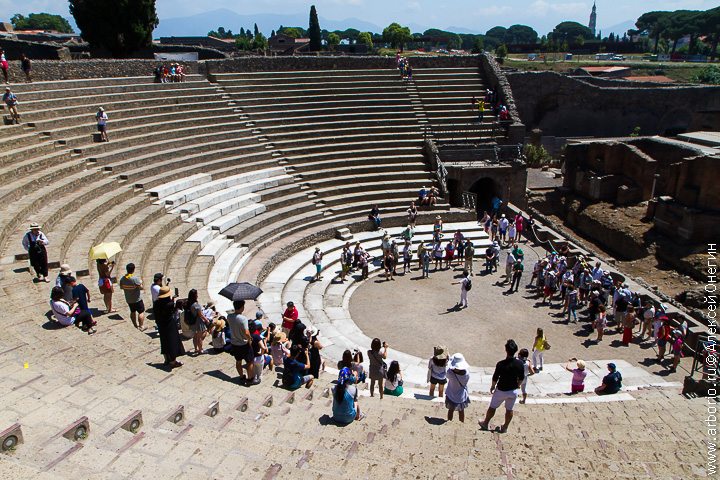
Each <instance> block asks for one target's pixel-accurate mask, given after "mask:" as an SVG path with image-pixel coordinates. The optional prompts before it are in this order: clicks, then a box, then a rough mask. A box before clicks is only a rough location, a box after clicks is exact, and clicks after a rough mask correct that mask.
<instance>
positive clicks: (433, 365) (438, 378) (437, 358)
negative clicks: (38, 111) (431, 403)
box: [427, 345, 448, 398]
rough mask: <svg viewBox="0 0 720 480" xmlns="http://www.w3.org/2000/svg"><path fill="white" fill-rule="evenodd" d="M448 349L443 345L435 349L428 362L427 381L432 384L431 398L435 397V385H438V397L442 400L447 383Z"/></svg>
mask: <svg viewBox="0 0 720 480" xmlns="http://www.w3.org/2000/svg"><path fill="white" fill-rule="evenodd" d="M447 360H448V354H447V348H446V347H445V346H443V345H439V346H437V347H435V352H434V355H433V356H432V358H430V361H429V362H428V374H427V381H428V382H430V396H431V397H434V396H435V385H438V397H440V398H442V396H443V393H444V391H445V384H446V383H447V370H446V365H447Z"/></svg>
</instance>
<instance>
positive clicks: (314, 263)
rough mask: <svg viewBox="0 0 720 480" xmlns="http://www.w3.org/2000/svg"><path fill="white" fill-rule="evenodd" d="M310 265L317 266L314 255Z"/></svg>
mask: <svg viewBox="0 0 720 480" xmlns="http://www.w3.org/2000/svg"><path fill="white" fill-rule="evenodd" d="M311 261H312V264H313V265H317V260H316V259H315V255H313V256H312V260H311Z"/></svg>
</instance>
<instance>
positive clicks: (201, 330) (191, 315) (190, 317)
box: [185, 288, 212, 355]
mask: <svg viewBox="0 0 720 480" xmlns="http://www.w3.org/2000/svg"><path fill="white" fill-rule="evenodd" d="M185 322H187V324H188V325H190V326H191V327H192V331H193V346H194V347H195V354H196V355H200V354H202V353H203V341H205V337H207V333H208V327H209V326H210V323H212V319H211V318H208V317H207V315H206V314H205V311H204V310H203V307H202V305H201V304H200V302H199V301H198V291H197V290H196V289H194V288H193V289H192V290H190V292H189V293H188V298H187V302H186V304H185Z"/></svg>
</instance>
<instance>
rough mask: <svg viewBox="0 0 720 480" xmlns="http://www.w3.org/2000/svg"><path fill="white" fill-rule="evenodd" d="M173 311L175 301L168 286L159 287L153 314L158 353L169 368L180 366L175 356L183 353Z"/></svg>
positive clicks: (183, 349)
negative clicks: (158, 344)
mask: <svg viewBox="0 0 720 480" xmlns="http://www.w3.org/2000/svg"><path fill="white" fill-rule="evenodd" d="M174 311H175V301H174V299H173V298H172V294H171V293H170V287H168V286H165V287H161V288H159V289H158V294H157V297H156V298H155V300H154V301H153V314H154V316H155V323H156V324H157V329H158V335H159V337H160V353H161V354H162V356H163V358H164V359H165V362H164V365H165V366H167V367H170V368H177V367H182V363H180V362H178V361H177V357H178V356H180V355H184V354H185V348H184V347H183V344H182V341H181V340H180V334H179V333H178V329H177V323H176V320H175V316H174Z"/></svg>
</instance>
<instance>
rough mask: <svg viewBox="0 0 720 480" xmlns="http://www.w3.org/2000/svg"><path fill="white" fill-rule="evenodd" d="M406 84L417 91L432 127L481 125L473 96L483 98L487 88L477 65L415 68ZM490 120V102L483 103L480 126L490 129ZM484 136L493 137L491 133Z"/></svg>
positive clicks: (437, 128) (435, 128) (432, 128)
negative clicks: (474, 66)
mask: <svg viewBox="0 0 720 480" xmlns="http://www.w3.org/2000/svg"><path fill="white" fill-rule="evenodd" d="M409 87H410V88H412V89H415V90H416V91H417V95H418V98H419V100H420V102H421V103H422V107H423V112H424V114H425V116H426V118H427V121H428V126H429V128H430V129H431V130H442V129H443V128H451V127H452V126H453V125H455V126H458V127H461V126H464V125H468V124H473V125H475V126H479V125H480V123H479V122H478V110H477V106H474V105H473V104H472V99H473V97H475V98H477V99H478V100H480V99H482V98H484V96H485V93H486V90H487V89H486V87H485V85H484V83H483V78H482V74H481V72H480V70H479V69H478V68H469V67H463V68H428V69H424V68H422V69H421V68H418V69H416V70H414V71H413V81H412V82H409ZM493 121H494V117H493V115H492V105H486V106H485V116H484V118H483V122H482V126H483V127H484V128H487V129H491V127H492V124H493ZM483 138H486V139H487V140H492V138H491V136H490V135H485V136H483Z"/></svg>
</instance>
